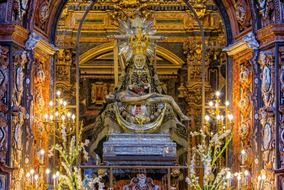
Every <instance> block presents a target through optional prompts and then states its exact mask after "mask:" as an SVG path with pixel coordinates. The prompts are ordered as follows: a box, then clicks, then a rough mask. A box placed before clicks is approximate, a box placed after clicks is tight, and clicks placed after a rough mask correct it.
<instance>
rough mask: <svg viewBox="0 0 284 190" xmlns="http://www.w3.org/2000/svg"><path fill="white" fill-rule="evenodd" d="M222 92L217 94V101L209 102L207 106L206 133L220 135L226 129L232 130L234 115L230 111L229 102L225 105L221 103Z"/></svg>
mask: <svg viewBox="0 0 284 190" xmlns="http://www.w3.org/2000/svg"><path fill="white" fill-rule="evenodd" d="M220 97H221V92H220V91H216V92H215V99H214V100H211V101H209V103H208V106H206V108H207V109H206V112H207V113H208V114H206V115H205V117H204V119H205V125H204V128H205V129H204V130H205V132H207V133H208V132H209V131H211V132H212V131H215V132H218V133H221V132H223V131H224V130H226V129H230V128H231V126H232V123H233V122H232V121H233V115H232V114H231V113H230V111H229V105H230V103H229V101H226V102H225V105H223V104H222V102H221V99H220Z"/></svg>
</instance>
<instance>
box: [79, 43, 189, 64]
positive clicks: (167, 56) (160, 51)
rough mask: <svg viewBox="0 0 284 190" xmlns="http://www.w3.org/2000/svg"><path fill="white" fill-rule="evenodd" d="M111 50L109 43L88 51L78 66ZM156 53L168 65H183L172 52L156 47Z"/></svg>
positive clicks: (111, 46)
mask: <svg viewBox="0 0 284 190" xmlns="http://www.w3.org/2000/svg"><path fill="white" fill-rule="evenodd" d="M113 48H114V43H113V42H110V43H104V44H102V45H99V46H96V47H94V48H92V49H89V50H88V51H86V52H85V53H83V54H82V55H81V56H80V64H84V63H86V62H87V61H89V60H90V59H91V58H94V57H96V56H98V55H101V54H104V53H107V52H110V51H112V50H113ZM156 51H157V55H158V56H160V57H163V58H164V59H165V60H167V61H169V62H170V63H173V64H175V65H182V64H184V61H183V60H182V59H181V58H179V57H178V56H177V55H175V54H174V53H173V52H171V51H169V50H167V49H165V48H163V47H161V46H157V49H156Z"/></svg>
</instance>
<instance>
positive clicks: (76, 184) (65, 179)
mask: <svg viewBox="0 0 284 190" xmlns="http://www.w3.org/2000/svg"><path fill="white" fill-rule="evenodd" d="M81 129H82V126H81V127H80V129H79V136H78V137H77V138H76V136H72V137H71V138H67V136H66V131H65V127H62V130H61V134H62V143H60V144H59V143H57V144H55V145H53V146H52V148H51V149H50V151H49V155H50V156H54V155H53V152H54V151H57V152H58V155H59V158H60V160H61V166H62V169H63V170H62V173H61V174H60V175H59V176H58V189H59V190H60V189H66V188H67V189H69V190H79V189H83V179H82V176H81V175H82V173H81V169H80V168H79V167H78V166H77V163H78V158H79V157H80V155H81V153H83V158H84V159H85V160H88V158H89V155H88V152H87V151H86V149H85V147H86V146H87V145H88V144H89V141H88V140H86V141H85V142H84V143H83V142H81ZM68 146H69V148H68Z"/></svg>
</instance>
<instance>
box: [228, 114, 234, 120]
mask: <svg viewBox="0 0 284 190" xmlns="http://www.w3.org/2000/svg"><path fill="white" fill-rule="evenodd" d="M228 119H229V121H230V122H231V121H232V120H233V119H234V116H233V114H229V115H228Z"/></svg>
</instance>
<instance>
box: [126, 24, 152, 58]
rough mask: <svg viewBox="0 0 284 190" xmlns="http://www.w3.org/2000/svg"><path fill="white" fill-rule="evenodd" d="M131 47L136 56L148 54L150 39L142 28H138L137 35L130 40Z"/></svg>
mask: <svg viewBox="0 0 284 190" xmlns="http://www.w3.org/2000/svg"><path fill="white" fill-rule="evenodd" d="M129 45H130V47H131V49H132V51H133V54H134V55H137V54H146V51H147V48H148V47H149V45H150V39H149V38H148V37H147V36H146V35H144V34H143V32H142V28H137V29H136V34H135V35H133V36H131V37H130V38H129Z"/></svg>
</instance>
